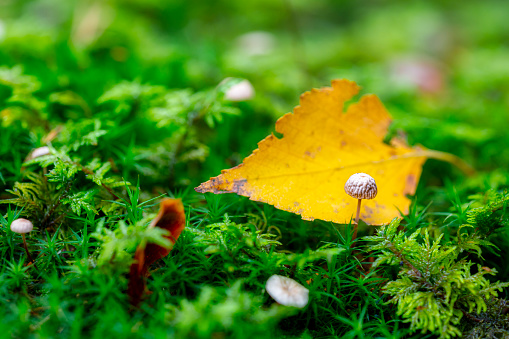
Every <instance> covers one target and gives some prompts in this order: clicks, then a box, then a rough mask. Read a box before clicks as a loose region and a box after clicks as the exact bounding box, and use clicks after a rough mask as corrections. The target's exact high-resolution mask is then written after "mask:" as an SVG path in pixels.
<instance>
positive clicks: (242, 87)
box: [224, 80, 255, 101]
mask: <svg viewBox="0 0 509 339" xmlns="http://www.w3.org/2000/svg"><path fill="white" fill-rule="evenodd" d="M254 94H255V91H254V87H253V85H251V83H250V82H249V81H248V80H242V81H241V82H239V83H237V84H235V85H233V86H232V87H230V88H228V89H227V90H226V93H225V94H224V98H225V99H226V100H230V101H246V100H251V99H252V98H253V97H254Z"/></svg>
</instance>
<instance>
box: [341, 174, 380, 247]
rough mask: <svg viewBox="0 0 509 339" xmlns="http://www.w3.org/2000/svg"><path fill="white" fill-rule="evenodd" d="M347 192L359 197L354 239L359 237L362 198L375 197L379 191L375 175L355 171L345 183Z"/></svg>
mask: <svg viewBox="0 0 509 339" xmlns="http://www.w3.org/2000/svg"><path fill="white" fill-rule="evenodd" d="M345 192H346V194H348V195H349V196H351V197H352V198H355V199H358V203H357V216H356V217H355V226H354V232H353V237H352V241H353V240H355V238H357V225H358V224H359V214H360V211H361V201H362V199H374V198H375V197H376V194H377V193H378V190H377V187H376V182H375V179H373V177H371V176H370V175H368V174H366V173H355V174H353V175H352V176H350V178H348V180H347V181H346V184H345Z"/></svg>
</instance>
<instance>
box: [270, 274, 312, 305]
mask: <svg viewBox="0 0 509 339" xmlns="http://www.w3.org/2000/svg"><path fill="white" fill-rule="evenodd" d="M265 289H266V290H267V293H269V295H270V296H271V297H272V298H273V299H274V300H275V301H277V302H278V303H280V304H281V305H285V306H294V307H298V308H303V307H304V306H306V305H307V303H308V300H309V290H308V289H307V288H305V287H304V286H302V285H301V284H299V283H298V282H296V281H295V280H293V279H290V278H287V277H283V276H281V275H276V274H275V275H273V276H271V277H270V278H269V279H268V280H267V283H266V284H265Z"/></svg>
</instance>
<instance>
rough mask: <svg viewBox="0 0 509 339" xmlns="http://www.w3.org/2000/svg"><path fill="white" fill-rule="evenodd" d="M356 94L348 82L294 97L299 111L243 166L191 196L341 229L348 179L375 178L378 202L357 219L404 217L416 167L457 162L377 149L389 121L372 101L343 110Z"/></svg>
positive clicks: (348, 207) (349, 208)
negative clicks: (222, 196)
mask: <svg viewBox="0 0 509 339" xmlns="http://www.w3.org/2000/svg"><path fill="white" fill-rule="evenodd" d="M358 91H359V86H357V84H356V83H355V82H353V81H349V80H334V81H332V87H327V88H322V89H313V90H311V91H310V92H306V93H304V94H302V95H301V98H300V106H297V107H295V109H294V111H293V113H288V114H286V115H284V116H283V117H281V118H280V119H279V120H278V121H277V122H276V132H278V133H281V134H282V135H283V137H281V138H277V137H276V136H274V135H273V134H271V135H269V136H268V137H267V138H265V139H264V140H262V141H261V142H259V143H258V149H257V150H255V151H254V152H253V153H252V154H251V155H250V156H248V157H247V158H245V159H244V161H243V163H242V164H240V165H238V166H236V167H234V168H231V169H227V170H223V171H222V173H221V175H219V176H217V177H214V178H211V179H210V180H209V181H207V182H205V183H202V184H201V185H200V186H199V187H197V188H196V191H197V192H201V193H204V192H213V193H232V192H234V193H237V194H240V195H244V196H247V197H249V198H250V199H251V200H255V201H262V202H266V203H269V204H271V205H274V206H275V207H277V208H279V209H282V210H286V211H290V212H293V213H297V214H300V215H301V216H302V218H303V219H306V220H313V219H315V218H316V219H322V220H327V221H333V222H337V223H347V222H349V221H350V219H351V218H352V215H354V213H355V211H356V206H357V201H356V200H355V199H353V198H351V197H350V196H348V195H347V194H346V193H345V192H344V189H343V187H344V185H345V182H346V181H347V180H348V178H349V177H350V176H351V175H352V174H354V173H358V172H364V173H367V174H369V175H371V176H372V177H373V178H375V180H376V183H377V186H378V195H377V197H376V198H375V199H373V200H366V201H364V202H363V204H362V209H361V214H360V218H361V219H362V220H363V221H365V222H366V223H368V224H372V225H379V224H383V223H386V222H389V221H390V220H391V219H392V218H394V217H395V216H398V215H399V211H398V209H399V210H401V211H402V212H403V213H407V212H408V207H409V205H410V199H409V198H408V197H407V195H412V194H414V193H415V189H416V186H417V183H418V181H419V178H420V175H421V170H422V165H423V163H424V162H425V161H426V159H427V158H428V157H434V158H439V159H442V160H446V161H450V162H453V163H460V161H459V160H458V158H456V157H454V156H452V155H449V154H445V153H441V152H436V151H431V150H428V149H425V148H423V147H410V146H408V145H407V144H406V143H405V142H404V141H402V140H400V139H395V140H394V141H393V142H392V143H391V144H390V145H388V144H386V143H384V142H383V140H384V137H385V135H386V134H387V129H388V127H389V125H390V123H391V116H390V115H389V113H388V112H387V110H386V109H385V108H384V106H383V104H382V103H381V102H380V100H379V99H378V97H377V96H375V95H365V96H363V97H362V98H361V99H360V100H359V102H357V103H353V104H350V105H349V106H348V108H347V109H346V111H345V103H346V102H347V101H349V100H350V99H351V98H352V97H353V96H354V95H356V94H357V93H358Z"/></svg>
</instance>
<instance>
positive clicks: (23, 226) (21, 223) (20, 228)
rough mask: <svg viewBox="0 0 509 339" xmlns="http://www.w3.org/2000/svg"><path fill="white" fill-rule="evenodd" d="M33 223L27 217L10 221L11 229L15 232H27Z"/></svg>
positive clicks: (31, 228)
mask: <svg viewBox="0 0 509 339" xmlns="http://www.w3.org/2000/svg"><path fill="white" fill-rule="evenodd" d="M33 229H34V225H33V224H32V222H31V221H30V220H28V219H23V218H19V219H16V220H14V221H13V222H12V223H11V231H13V232H15V233H20V234H22V233H28V232H32V230H33Z"/></svg>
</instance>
